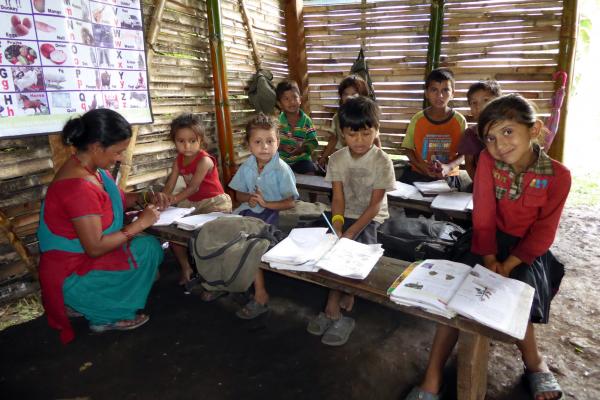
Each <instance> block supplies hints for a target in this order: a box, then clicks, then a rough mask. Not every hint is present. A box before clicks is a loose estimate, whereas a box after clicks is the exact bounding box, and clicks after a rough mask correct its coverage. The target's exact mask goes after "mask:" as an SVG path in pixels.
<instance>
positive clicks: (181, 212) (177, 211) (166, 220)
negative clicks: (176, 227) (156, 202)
mask: <svg viewBox="0 0 600 400" xmlns="http://www.w3.org/2000/svg"><path fill="white" fill-rule="evenodd" d="M194 210H195V209H194V207H190V208H181V207H168V208H167V209H166V210H163V211H161V212H160V217H158V221H156V222H155V223H154V226H166V225H171V224H172V223H173V222H175V221H177V220H179V219H180V218H182V217H185V216H186V215H189V214H191V213H193V212H194Z"/></svg>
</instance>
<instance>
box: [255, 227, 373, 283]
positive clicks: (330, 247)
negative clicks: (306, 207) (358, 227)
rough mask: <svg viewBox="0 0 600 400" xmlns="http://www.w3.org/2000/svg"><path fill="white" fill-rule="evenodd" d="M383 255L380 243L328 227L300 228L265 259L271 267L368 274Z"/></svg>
mask: <svg viewBox="0 0 600 400" xmlns="http://www.w3.org/2000/svg"><path fill="white" fill-rule="evenodd" d="M381 256H383V249H382V248H381V245H380V244H371V245H368V244H363V243H358V242H355V241H353V240H350V239H346V238H342V239H339V240H338V239H337V238H336V237H335V235H330V234H327V228H296V229H292V231H291V232H290V234H289V236H288V237H287V238H285V239H284V240H282V241H281V242H279V243H278V244H277V245H276V246H275V247H273V248H272V249H271V250H269V251H268V252H266V253H265V254H264V255H263V257H262V261H264V262H266V263H269V265H270V266H271V268H275V269H285V270H291V271H304V272H316V271H318V270H319V269H324V270H326V271H329V272H331V273H334V274H337V275H340V276H345V277H347V278H354V279H364V278H366V277H367V276H368V275H369V273H370V272H371V270H372V269H373V267H374V266H375V264H377V261H379V259H380V258H381Z"/></svg>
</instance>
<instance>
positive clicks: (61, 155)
mask: <svg viewBox="0 0 600 400" xmlns="http://www.w3.org/2000/svg"><path fill="white" fill-rule="evenodd" d="M48 143H49V144H50V150H51V151H52V165H53V168H54V172H56V171H58V170H59V169H60V167H62V165H63V164H64V163H65V161H67V160H68V159H69V157H71V154H73V149H72V148H71V147H70V146H66V145H65V144H63V141H62V137H61V135H60V134H53V135H48Z"/></svg>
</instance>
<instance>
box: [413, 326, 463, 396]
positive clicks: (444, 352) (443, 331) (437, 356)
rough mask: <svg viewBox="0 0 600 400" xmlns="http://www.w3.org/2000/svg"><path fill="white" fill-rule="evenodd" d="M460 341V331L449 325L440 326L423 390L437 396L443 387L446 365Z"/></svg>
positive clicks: (422, 385) (424, 379) (436, 333)
mask: <svg viewBox="0 0 600 400" xmlns="http://www.w3.org/2000/svg"><path fill="white" fill-rule="evenodd" d="M457 340H458V329H455V328H452V327H449V326H447V325H438V326H437V330H436V332H435V337H434V338H433V344H432V345H431V352H430V353H429V361H428V362H427V369H426V370H425V377H424V378H423V382H422V383H421V386H420V387H421V389H422V390H424V391H426V392H429V393H433V394H437V393H439V391H440V388H441V386H442V376H443V371H444V365H446V361H448V357H450V354H451V353H452V349H453V348H454V346H455V345H456V341H457Z"/></svg>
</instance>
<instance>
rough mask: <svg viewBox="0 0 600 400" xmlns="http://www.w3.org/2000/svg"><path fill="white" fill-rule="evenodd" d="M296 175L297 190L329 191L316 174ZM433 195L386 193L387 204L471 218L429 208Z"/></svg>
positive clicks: (449, 217) (463, 213) (441, 215)
mask: <svg viewBox="0 0 600 400" xmlns="http://www.w3.org/2000/svg"><path fill="white" fill-rule="evenodd" d="M294 175H295V177H296V187H297V188H298V190H304V191H307V192H309V193H321V194H329V193H331V183H330V182H327V181H325V178H323V177H322V176H317V175H303V174H294ZM434 197H435V196H423V199H403V198H402V197H396V196H391V195H389V194H388V196H387V199H388V206H394V207H402V208H408V209H410V210H416V211H421V212H424V213H427V214H433V215H435V216H436V217H438V219H441V220H453V219H458V220H462V221H468V220H470V219H471V213H470V212H469V211H449V210H439V209H435V208H431V202H432V201H433V199H434Z"/></svg>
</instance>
